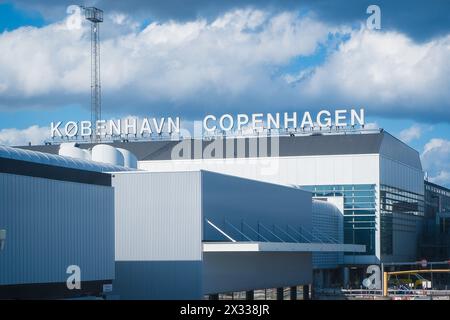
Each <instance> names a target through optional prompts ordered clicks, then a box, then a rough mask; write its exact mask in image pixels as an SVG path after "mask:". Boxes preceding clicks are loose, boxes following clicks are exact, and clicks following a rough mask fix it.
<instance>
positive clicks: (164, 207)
mask: <svg viewBox="0 0 450 320" xmlns="http://www.w3.org/2000/svg"><path fill="white" fill-rule="evenodd" d="M113 186H114V188H115V206H116V218H115V223H116V280H115V281H114V294H116V295H118V296H120V298H121V299H201V297H202V277H201V275H202V262H201V260H202V223H201V221H202V219H201V216H202V211H201V185H200V172H175V173H173V172H172V173H170V172H167V173H148V172H136V173H118V174H114V176H113Z"/></svg>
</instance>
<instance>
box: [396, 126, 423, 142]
mask: <svg viewBox="0 0 450 320" xmlns="http://www.w3.org/2000/svg"><path fill="white" fill-rule="evenodd" d="M423 130H424V128H423V126H420V125H417V124H414V125H412V126H411V127H409V128H406V129H403V130H402V131H400V133H399V138H400V140H402V141H403V142H405V143H410V142H411V141H413V140H417V139H420V137H421V136H422V133H423Z"/></svg>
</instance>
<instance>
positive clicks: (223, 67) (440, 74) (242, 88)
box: [0, 9, 450, 119]
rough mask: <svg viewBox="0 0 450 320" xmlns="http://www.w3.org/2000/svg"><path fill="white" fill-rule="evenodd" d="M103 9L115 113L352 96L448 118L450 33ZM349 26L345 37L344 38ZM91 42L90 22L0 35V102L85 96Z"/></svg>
mask: <svg viewBox="0 0 450 320" xmlns="http://www.w3.org/2000/svg"><path fill="white" fill-rule="evenodd" d="M105 19H106V21H105V23H103V24H102V27H101V34H102V39H103V41H102V44H101V53H102V90H103V93H104V95H103V102H104V104H103V110H105V111H106V110H107V111H108V112H110V113H114V112H116V111H120V112H121V114H124V113H134V114H140V113H141V114H142V113H149V112H152V113H154V114H172V113H175V114H182V115H184V116H186V115H195V116H198V115H200V114H204V113H205V111H208V112H215V110H220V111H222V110H224V109H226V110H227V111H228V112H234V111H236V110H237V109H239V110H245V109H248V108H252V109H254V110H252V111H257V110H260V111H269V110H270V111H273V109H275V108H282V109H284V110H289V109H294V108H296V109H298V108H308V109H313V108H322V107H324V106H326V107H329V108H334V107H342V106H346V107H366V108H367V109H368V111H369V112H370V113H371V114H372V115H374V114H375V115H392V114H395V115H402V116H403V117H405V116H406V117H410V118H414V117H415V118H421V119H426V118H427V117H428V119H431V118H433V117H434V118H439V119H446V118H447V119H448V118H449V117H450V111H449V110H450V79H449V77H450V76H449V75H450V35H447V36H443V37H441V38H436V39H434V40H430V41H428V42H425V43H420V44H419V43H416V42H414V41H413V40H411V39H410V38H408V37H407V36H405V35H403V34H400V33H396V32H379V31H368V30H365V29H364V27H362V26H361V28H360V29H358V30H353V31H351V29H350V28H349V27H348V26H330V25H327V24H325V23H324V22H321V21H318V20H316V19H315V18H313V17H312V16H299V15H298V14H294V13H290V12H284V13H278V14H275V15H274V14H271V13H270V12H268V11H263V10H254V9H245V10H233V11H229V12H227V13H224V14H223V15H221V16H219V17H218V18H216V19H215V20H212V21H207V20H205V19H202V18H198V19H196V20H192V21H188V22H177V21H167V22H164V23H157V22H154V23H151V24H150V25H148V26H147V27H145V28H144V29H143V30H141V29H140V27H139V25H140V24H139V23H138V22H136V21H134V20H133V19H132V17H130V16H129V15H126V14H123V13H121V12H113V13H111V14H109V15H107V16H105ZM330 34H334V35H336V37H334V38H333V37H331V38H333V39H334V40H330V37H329V35H330ZM343 34H348V35H349V36H350V39H349V40H347V41H345V42H342V40H341V39H342V37H341V36H342V35H343ZM89 40H90V38H89V28H88V25H87V24H85V25H84V26H83V28H82V29H80V30H69V29H68V28H67V26H66V24H65V21H61V22H58V23H54V24H50V25H48V26H45V27H42V28H33V27H26V28H20V29H16V30H14V31H12V32H4V33H2V34H0V93H1V96H0V108H17V107H18V106H27V107H30V106H61V105H68V104H72V103H77V104H84V105H86V106H88V105H89V93H90V92H89V89H90V59H89V54H90V45H89ZM336 42H337V43H340V45H339V46H338V49H337V50H334V49H332V47H333V48H334V46H335V45H336ZM321 45H324V46H329V47H328V48H327V50H326V51H327V52H328V54H329V56H328V57H327V58H326V59H325V62H324V63H323V64H322V65H320V66H318V67H317V66H309V65H307V67H306V68H300V70H296V69H295V67H294V66H295V65H296V63H292V62H293V61H300V60H299V58H300V59H301V57H304V56H310V55H314V54H315V53H317V50H318V48H320V47H321ZM124 110H126V112H123V111H124Z"/></svg>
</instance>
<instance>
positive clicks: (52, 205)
mask: <svg viewBox="0 0 450 320" xmlns="http://www.w3.org/2000/svg"><path fill="white" fill-rule="evenodd" d="M0 229H6V230H7V237H6V242H5V248H4V251H0V285H18V284H37V283H61V282H62V283H65V282H66V280H67V278H68V276H69V275H68V274H66V270H67V267H68V266H70V265H78V266H79V267H80V268H81V281H95V280H107V279H113V278H114V200H113V189H112V188H111V187H107V186H99V185H90V184H82V183H75V182H66V181H57V180H50V179H44V178H36V177H28V176H21V175H14V174H5V173H0Z"/></svg>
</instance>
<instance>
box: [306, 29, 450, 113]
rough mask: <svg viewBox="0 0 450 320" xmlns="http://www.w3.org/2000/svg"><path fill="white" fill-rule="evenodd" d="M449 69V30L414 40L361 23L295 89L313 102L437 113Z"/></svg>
mask: <svg viewBox="0 0 450 320" xmlns="http://www.w3.org/2000/svg"><path fill="white" fill-rule="evenodd" d="M449 74H450V35H447V36H444V37H442V38H438V39H434V40H431V41H429V42H426V43H423V44H418V43H415V42H414V41H412V40H411V39H410V38H408V37H407V36H405V35H403V34H400V33H396V32H379V31H368V30H365V29H364V28H361V29H360V30H357V31H353V32H352V34H351V37H350V40H348V41H347V42H345V43H343V44H341V45H340V47H339V49H338V50H337V51H336V52H335V53H333V54H332V55H331V56H330V57H329V59H328V60H327V62H326V63H325V64H324V65H322V66H320V67H318V68H316V70H315V73H314V75H313V76H312V77H310V78H309V79H308V80H307V81H304V82H303V83H302V84H301V85H300V86H299V88H300V90H301V91H302V93H303V94H304V95H305V96H306V97H307V98H308V99H310V100H314V101H317V100H319V101H323V102H325V103H330V104H334V105H336V104H344V105H355V104H356V105H362V106H369V107H370V108H371V109H372V110H373V111H374V112H376V113H378V114H402V116H404V117H413V116H416V117H417V115H418V114H422V115H425V116H428V117H433V116H436V117H439V116H442V114H447V115H448V114H449V111H448V110H449V109H450V108H449V107H450V104H449V101H450V81H449ZM324 93H327V94H324ZM433 113H434V114H433Z"/></svg>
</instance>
